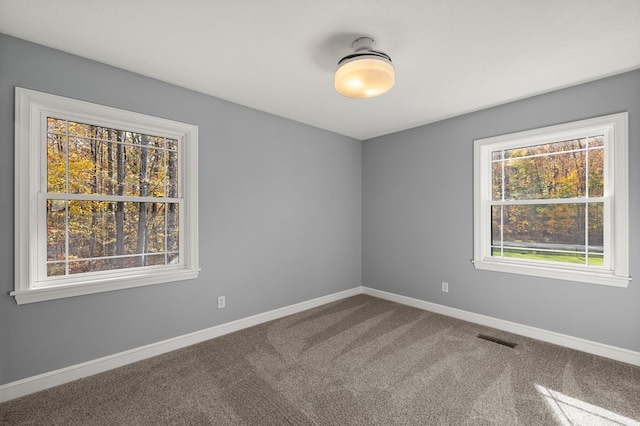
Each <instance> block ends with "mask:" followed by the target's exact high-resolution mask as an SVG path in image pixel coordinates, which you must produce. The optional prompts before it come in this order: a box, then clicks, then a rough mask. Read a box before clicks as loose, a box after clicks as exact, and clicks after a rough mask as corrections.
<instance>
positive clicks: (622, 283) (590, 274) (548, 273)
mask: <svg viewBox="0 0 640 426" xmlns="http://www.w3.org/2000/svg"><path fill="white" fill-rule="evenodd" d="M473 265H474V267H475V268H476V269H480V270H485V271H494V272H507V273H511V274H520V275H531V276H534V277H544V278H553V279H558V280H567V281H578V282H583V283H588V284H600V285H608V286H613V287H623V288H626V287H627V286H628V285H629V281H631V277H624V276H619V275H614V274H613V273H611V272H609V271H603V272H595V271H585V270H580V269H569V268H567V269H558V268H551V267H547V266H538V265H523V264H520V263H511V262H496V261H491V260H475V261H473Z"/></svg>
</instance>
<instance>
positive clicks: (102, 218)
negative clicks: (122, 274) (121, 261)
mask: <svg viewBox="0 0 640 426" xmlns="http://www.w3.org/2000/svg"><path fill="white" fill-rule="evenodd" d="M114 204H117V203H108V202H102V201H70V202H69V257H70V258H71V259H86V258H94V257H105V256H115V255H116V254H117V250H116V212H115V209H116V206H115V205H114Z"/></svg>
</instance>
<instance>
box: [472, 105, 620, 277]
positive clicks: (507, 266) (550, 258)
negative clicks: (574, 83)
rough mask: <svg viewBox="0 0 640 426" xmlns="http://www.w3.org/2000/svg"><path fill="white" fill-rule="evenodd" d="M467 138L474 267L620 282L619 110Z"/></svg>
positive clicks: (544, 275) (545, 275)
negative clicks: (470, 146) (470, 141)
mask: <svg viewBox="0 0 640 426" xmlns="http://www.w3.org/2000/svg"><path fill="white" fill-rule="evenodd" d="M474 143H475V152H474V154H475V170H474V179H475V186H474V188H475V189H474V190H475V199H474V216H475V217H474V264H475V267H476V268H477V269H488V270H494V271H502V272H512V273H521V274H528V275H536V276H543V277H549V278H560V279H567V280H574V281H584V282H588V283H594V284H607V285H614V286H624V287H626V286H627V284H628V281H629V277H628V236H627V234H628V201H627V199H628V189H627V187H628V172H627V163H628V157H627V145H628V142H627V114H626V113H624V114H616V115H611V116H606V117H600V118H595V119H590V120H584V121H580V122H574V123H567V124H563V125H559V126H553V127H548V128H544V129H537V130H533V131H527V132H521V133H516V134H510V135H504V136H498V137H494V138H488V139H480V140H476V141H475V142H474Z"/></svg>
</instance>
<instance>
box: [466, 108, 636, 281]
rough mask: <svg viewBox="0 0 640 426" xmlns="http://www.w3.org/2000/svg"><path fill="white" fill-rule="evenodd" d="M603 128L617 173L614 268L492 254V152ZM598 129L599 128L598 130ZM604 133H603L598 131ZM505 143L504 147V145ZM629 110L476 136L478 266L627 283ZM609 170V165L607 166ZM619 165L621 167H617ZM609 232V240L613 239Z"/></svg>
mask: <svg viewBox="0 0 640 426" xmlns="http://www.w3.org/2000/svg"><path fill="white" fill-rule="evenodd" d="M592 131H595V132H603V133H605V134H607V136H608V138H609V142H608V146H607V147H606V148H605V165H604V166H605V174H607V173H608V174H609V176H611V177H612V179H610V180H609V182H607V183H606V184H605V188H604V190H605V196H608V197H610V199H611V203H610V209H611V213H610V217H611V218H612V220H605V228H606V232H605V246H606V245H609V249H610V250H612V253H613V257H612V259H611V266H610V268H609V269H605V270H596V269H595V268H585V267H579V266H571V265H569V264H567V265H564V264H555V263H553V264H552V263H551V262H548V263H546V264H531V263H528V262H522V261H518V260H517V259H509V258H496V257H492V256H491V251H490V245H491V227H490V226H489V224H490V223H491V211H490V208H491V207H490V205H489V201H490V200H491V161H490V160H491V152H492V151H495V150H496V149H508V148H510V147H516V146H522V145H536V144H542V143H547V142H552V141H559V140H568V139H571V138H573V137H578V136H584V135H585V133H588V132H592ZM594 134H595V133H594ZM598 134H600V133H598ZM498 147H499V148H498ZM628 158H629V157H628V113H626V112H624V113H619V114H612V115H607V116H603V117H597V118H592V119H587V120H581V121H576V122H571V123H565V124H560V125H556V126H550V127H545V128H540V129H534V130H529V131H524V132H518V133H512V134H508V135H502V136H496V137H491V138H485V139H477V140H475V141H474V204H473V209H474V231H473V232H474V247H473V264H474V266H475V268H476V269H481V270H489V271H497V272H508V273H514V274H524V275H532V276H537V277H545V278H554V279H562V280H569V281H580V282H584V283H590V284H602V285H609V286H615V287H627V286H628V284H629V281H630V280H631V278H630V277H629V231H628V230H629V189H628V187H629V183H628V182H629V171H628V163H629V159H628ZM607 170H608V171H607ZM614 170H615V172H613V171H614ZM607 238H609V239H608V241H607Z"/></svg>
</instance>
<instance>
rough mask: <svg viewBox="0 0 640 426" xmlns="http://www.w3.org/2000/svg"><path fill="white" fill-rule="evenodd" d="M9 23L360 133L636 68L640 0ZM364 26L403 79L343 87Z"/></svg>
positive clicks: (4, 2) (309, 8)
mask: <svg viewBox="0 0 640 426" xmlns="http://www.w3.org/2000/svg"><path fill="white" fill-rule="evenodd" d="M0 32H3V33H5V34H9V35H12V36H15V37H19V38H22V39H26V40H29V41H33V42H36V43H39V44H43V45H45V46H50V47H53V48H56V49H60V50H63V51H66V52H70V53H73V54H76V55H80V56H84V57H87V58H91V59H95V60H97V61H100V62H104V63H106V64H110V65H114V66H116V67H119V68H123V69H126V70H130V71H134V72H137V73H140V74H144V75H147V76H150V77H154V78H156V79H159V80H163V81H166V82H170V83H173V84H176V85H179V86H183V87H186V88H189V89H193V90H196V91H199V92H202V93H206V94H209V95H212V96H215V97H218V98H222V99H226V100H229V101H232V102H236V103H239V104H242V105H246V106H249V107H252V108H256V109H259V110H263V111H267V112H270V113H273V114H276V115H279V116H282V117H287V118H290V119H292V120H296V121H299V122H302V123H306V124H310V125H312V126H316V127H319V128H322V129H327V130H330V131H333V132H336V133H340V134H344V135H347V136H352V137H354V138H357V139H368V138H371V137H375V136H379V135H383V134H387V133H392V132H395V131H399V130H404V129H407V128H411V127H415V126H419V125H422V124H427V123H431V122H434V121H438V120H441V119H444V118H448V117H453V116H456V115H460V114H464V113H467V112H471V111H475V110H479V109H482V108H486V107H489V106H493V105H498V104H502V103H505V102H509V101H512V100H516V99H521V98H525V97H528V96H531V95H535V94H540V93H544V92H548V91H551V90H555V89H559V88H562V87H567V86H572V85H575V84H578V83H582V82H587V81H591V80H595V79H598V78H601V77H604V76H609V75H613V74H617V73H620V72H624V71H629V70H632V69H638V68H640V1H639V0H531V1H525V0H484V1H480V0H322V1H311V0H183V1H177V0H135V1H133V0H56V1H51V0H0ZM363 35H366V36H370V37H372V38H374V39H375V40H376V43H377V46H376V47H377V48H378V49H379V50H382V51H384V52H386V53H387V54H389V55H390V56H391V59H392V60H393V63H394V66H395V68H396V85H395V87H394V88H393V89H391V91H389V92H388V93H386V94H384V95H382V96H380V97H378V98H373V99H349V98H344V97H342V96H340V95H338V94H337V93H336V92H335V91H334V89H333V73H334V71H335V68H336V64H337V62H338V60H339V59H340V58H342V57H343V56H344V55H346V54H348V53H350V52H351V42H352V41H353V40H354V39H356V38H357V37H359V36H363Z"/></svg>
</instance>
